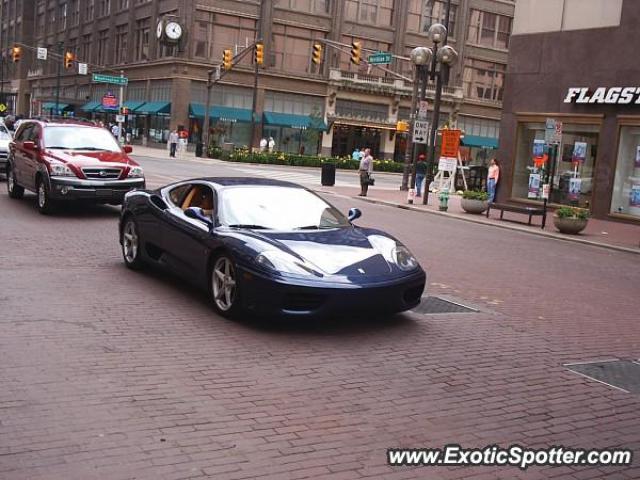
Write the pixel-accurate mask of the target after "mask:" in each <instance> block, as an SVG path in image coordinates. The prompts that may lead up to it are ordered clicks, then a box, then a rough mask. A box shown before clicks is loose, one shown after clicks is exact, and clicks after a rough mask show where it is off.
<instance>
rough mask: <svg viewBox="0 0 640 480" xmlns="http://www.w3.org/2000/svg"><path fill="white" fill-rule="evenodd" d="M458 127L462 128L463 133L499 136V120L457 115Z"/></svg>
mask: <svg viewBox="0 0 640 480" xmlns="http://www.w3.org/2000/svg"><path fill="white" fill-rule="evenodd" d="M458 128H459V129H461V130H464V134H465V135H474V136H478V137H489V138H499V133H500V121H499V120H492V119H490V118H478V117H468V116H465V115H461V116H459V117H458Z"/></svg>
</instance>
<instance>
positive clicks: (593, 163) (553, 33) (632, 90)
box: [499, 0, 640, 221]
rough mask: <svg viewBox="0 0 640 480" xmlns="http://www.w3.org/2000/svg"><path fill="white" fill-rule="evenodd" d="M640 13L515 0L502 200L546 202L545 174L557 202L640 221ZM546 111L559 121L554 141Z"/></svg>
mask: <svg viewBox="0 0 640 480" xmlns="http://www.w3.org/2000/svg"><path fill="white" fill-rule="evenodd" d="M543 4H544V8H542V6H543ZM639 20H640V3H639V2H637V1H635V0H579V1H577V0H548V1H546V0H545V1H541V0H518V4H517V6H516V15H515V23H514V32H513V36H512V39H511V47H510V54H509V55H510V58H509V67H508V71H507V85H506V89H505V99H504V111H503V116H502V128H501V137H500V151H499V158H500V159H502V161H503V175H502V178H503V181H502V182H503V185H502V186H501V187H500V189H501V191H500V194H499V196H500V198H501V199H503V200H504V199H513V200H516V201H524V202H540V201H541V199H540V197H541V192H540V189H539V183H540V181H542V180H543V179H544V177H546V174H547V173H549V174H550V178H551V182H550V184H551V198H550V201H551V203H552V204H555V205H571V206H577V207H582V208H588V209H590V210H591V213H592V215H593V216H595V217H598V218H614V219H620V220H627V221H640V87H638V84H639V83H640V67H639V66H638V65H637V64H636V63H635V62H633V61H629V60H630V59H632V58H633V55H634V49H635V48H636V45H637V44H638V42H640V30H639V29H638V27H637V25H638V21H639ZM547 119H549V120H551V122H550V124H551V125H552V124H553V122H556V124H561V125H562V126H561V128H559V129H558V130H560V131H559V132H558V133H561V135H560V136H559V138H557V139H556V140H557V141H558V142H559V143H558V145H557V147H553V148H551V149H549V148H548V147H546V146H545V131H546V127H547ZM556 148H557V155H556V154H555V150H556ZM536 150H537V151H536Z"/></svg>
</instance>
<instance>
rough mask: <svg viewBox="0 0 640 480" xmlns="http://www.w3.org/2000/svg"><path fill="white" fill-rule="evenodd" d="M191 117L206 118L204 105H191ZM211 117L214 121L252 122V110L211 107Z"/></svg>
mask: <svg viewBox="0 0 640 480" xmlns="http://www.w3.org/2000/svg"><path fill="white" fill-rule="evenodd" d="M189 115H190V116H191V117H196V118H204V105H203V104H201V103H191V104H189ZM209 116H210V117H211V119H213V121H221V122H251V110H248V109H245V108H234V107H221V106H219V105H213V106H210V107H209Z"/></svg>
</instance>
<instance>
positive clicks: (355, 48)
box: [351, 42, 362, 65]
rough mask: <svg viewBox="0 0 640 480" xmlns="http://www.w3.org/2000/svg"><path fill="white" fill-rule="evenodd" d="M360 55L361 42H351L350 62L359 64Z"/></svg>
mask: <svg viewBox="0 0 640 480" xmlns="http://www.w3.org/2000/svg"><path fill="white" fill-rule="evenodd" d="M361 57H362V42H353V43H351V63H353V64H354V65H360V59H361Z"/></svg>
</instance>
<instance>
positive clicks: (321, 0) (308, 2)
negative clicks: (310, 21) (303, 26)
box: [276, 0, 331, 13]
mask: <svg viewBox="0 0 640 480" xmlns="http://www.w3.org/2000/svg"><path fill="white" fill-rule="evenodd" d="M276 6H278V7H280V8H287V9H289V10H294V11H296V12H308V13H329V10H330V8H331V4H330V0H278V1H277V3H276Z"/></svg>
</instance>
